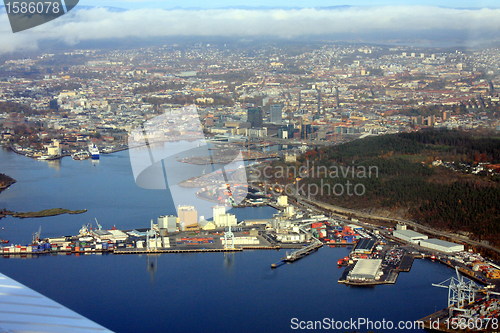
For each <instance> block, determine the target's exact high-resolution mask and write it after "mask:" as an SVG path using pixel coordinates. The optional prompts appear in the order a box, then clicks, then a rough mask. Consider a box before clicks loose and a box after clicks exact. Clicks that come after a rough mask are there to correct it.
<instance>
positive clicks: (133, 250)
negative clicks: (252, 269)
mask: <svg viewBox="0 0 500 333" xmlns="http://www.w3.org/2000/svg"><path fill="white" fill-rule="evenodd" d="M241 251H243V249H242V248H227V249H182V250H181V249H178V250H174V249H168V248H157V249H149V250H148V249H137V248H129V249H115V250H113V253H114V254H143V253H147V254H149V253H200V252H203V253H205V252H241Z"/></svg>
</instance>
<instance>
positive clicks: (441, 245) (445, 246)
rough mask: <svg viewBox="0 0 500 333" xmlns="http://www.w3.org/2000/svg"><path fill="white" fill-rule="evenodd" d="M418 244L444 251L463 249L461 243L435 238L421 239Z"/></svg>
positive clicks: (450, 251) (451, 251)
mask: <svg viewBox="0 0 500 333" xmlns="http://www.w3.org/2000/svg"><path fill="white" fill-rule="evenodd" d="M420 246H422V247H425V248H428V249H432V250H436V251H441V252H446V253H453V252H460V251H463V250H464V246H463V245H462V244H457V243H452V242H447V241H444V240H440V239H435V238H432V239H426V240H421V241H420Z"/></svg>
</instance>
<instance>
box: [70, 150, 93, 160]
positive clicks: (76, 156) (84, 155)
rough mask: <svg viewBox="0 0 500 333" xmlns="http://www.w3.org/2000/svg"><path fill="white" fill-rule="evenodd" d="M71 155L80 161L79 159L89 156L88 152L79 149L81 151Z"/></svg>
mask: <svg viewBox="0 0 500 333" xmlns="http://www.w3.org/2000/svg"><path fill="white" fill-rule="evenodd" d="M71 157H72V158H73V159H74V160H77V161H81V160H86V159H87V158H89V157H90V155H89V153H88V152H86V151H83V150H81V151H79V152H76V153H74V154H73V155H71Z"/></svg>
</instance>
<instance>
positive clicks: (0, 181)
mask: <svg viewBox="0 0 500 333" xmlns="http://www.w3.org/2000/svg"><path fill="white" fill-rule="evenodd" d="M15 182H16V180H15V179H14V178H12V177H9V176H7V175H6V174H3V173H0V192H2V191H3V190H6V189H7V188H8V187H9V186H10V185H12V184H14V183H15Z"/></svg>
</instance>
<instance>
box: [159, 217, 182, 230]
mask: <svg viewBox="0 0 500 333" xmlns="http://www.w3.org/2000/svg"><path fill="white" fill-rule="evenodd" d="M158 228H160V229H167V231H168V232H176V231H177V216H174V215H163V216H160V217H159V218H158Z"/></svg>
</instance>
